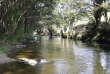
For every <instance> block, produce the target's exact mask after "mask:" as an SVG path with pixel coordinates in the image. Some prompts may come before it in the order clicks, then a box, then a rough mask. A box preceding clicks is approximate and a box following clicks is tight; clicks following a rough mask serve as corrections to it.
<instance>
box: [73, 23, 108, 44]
mask: <svg viewBox="0 0 110 74" xmlns="http://www.w3.org/2000/svg"><path fill="white" fill-rule="evenodd" d="M74 39H78V40H84V41H95V42H110V28H109V26H105V25H102V26H100V27H99V28H98V29H95V28H94V25H81V26H77V27H75V30H74Z"/></svg>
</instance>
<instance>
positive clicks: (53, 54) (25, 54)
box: [0, 36, 110, 74]
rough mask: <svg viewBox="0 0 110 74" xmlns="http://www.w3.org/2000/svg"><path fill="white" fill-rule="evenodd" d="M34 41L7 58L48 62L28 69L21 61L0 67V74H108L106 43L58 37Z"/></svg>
mask: <svg viewBox="0 0 110 74" xmlns="http://www.w3.org/2000/svg"><path fill="white" fill-rule="evenodd" d="M34 38H35V42H30V43H27V44H26V45H27V47H25V48H22V49H19V51H16V52H14V53H12V54H11V55H9V57H11V58H14V59H18V58H30V59H34V60H35V59H39V58H43V59H46V60H48V61H49V62H48V63H42V64H36V65H35V66H31V65H29V64H25V63H22V62H12V63H8V64H4V65H0V74H110V51H109V50H110V44H104V43H103V44H98V43H89V42H81V41H73V40H71V39H61V38H60V37H49V36H44V37H34Z"/></svg>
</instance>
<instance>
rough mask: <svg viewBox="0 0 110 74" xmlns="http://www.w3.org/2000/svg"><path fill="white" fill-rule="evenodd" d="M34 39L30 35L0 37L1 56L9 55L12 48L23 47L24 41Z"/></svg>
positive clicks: (4, 35)
mask: <svg viewBox="0 0 110 74" xmlns="http://www.w3.org/2000/svg"><path fill="white" fill-rule="evenodd" d="M29 39H32V37H31V36H30V35H28V36H27V35H23V36H21V35H19V36H18V35H6V34H1V35H0V54H4V53H7V52H8V51H9V50H10V47H11V46H15V45H21V44H22V42H23V41H26V40H29Z"/></svg>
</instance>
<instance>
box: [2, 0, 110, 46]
mask: <svg viewBox="0 0 110 74" xmlns="http://www.w3.org/2000/svg"><path fill="white" fill-rule="evenodd" d="M33 32H35V35H61V36H62V37H71V38H74V39H82V40H90V41H108V42H110V38H109V36H110V33H109V32H110V0H0V41H1V42H0V45H1V44H2V42H3V43H4V44H5V45H6V42H7V41H8V40H9V41H10V40H11V43H12V39H14V41H15V40H18V41H19V40H22V39H26V38H27V37H29V36H32V35H33ZM15 43H16V42H13V43H12V44H15Z"/></svg>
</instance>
